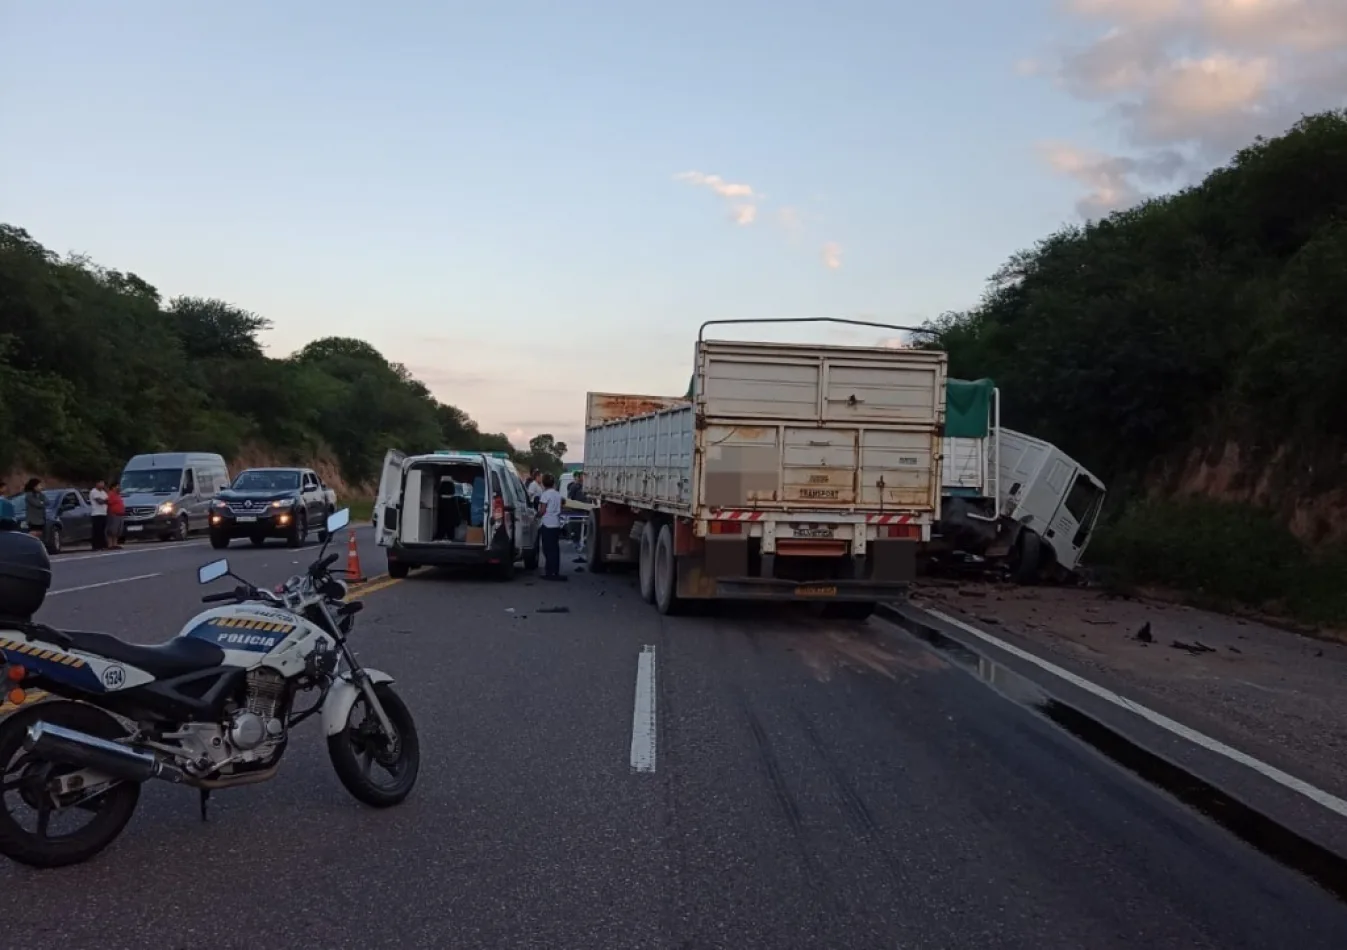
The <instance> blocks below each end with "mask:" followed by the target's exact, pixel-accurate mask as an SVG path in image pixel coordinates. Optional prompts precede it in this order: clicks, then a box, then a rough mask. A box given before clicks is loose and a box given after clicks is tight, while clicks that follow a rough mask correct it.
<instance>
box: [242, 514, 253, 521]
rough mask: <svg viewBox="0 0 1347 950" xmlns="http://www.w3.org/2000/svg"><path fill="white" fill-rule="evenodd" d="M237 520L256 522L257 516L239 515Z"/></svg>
mask: <svg viewBox="0 0 1347 950" xmlns="http://www.w3.org/2000/svg"><path fill="white" fill-rule="evenodd" d="M239 520H240V521H256V520H257V516H256V515H239Z"/></svg>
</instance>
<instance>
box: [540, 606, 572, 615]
mask: <svg viewBox="0 0 1347 950" xmlns="http://www.w3.org/2000/svg"><path fill="white" fill-rule="evenodd" d="M570 612H571V608H569V607H539V608H538V613H540V614H568V613H570Z"/></svg>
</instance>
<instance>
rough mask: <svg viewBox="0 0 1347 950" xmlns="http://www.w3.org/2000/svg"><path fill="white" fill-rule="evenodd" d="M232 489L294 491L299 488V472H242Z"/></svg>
mask: <svg viewBox="0 0 1347 950" xmlns="http://www.w3.org/2000/svg"><path fill="white" fill-rule="evenodd" d="M232 487H233V489H234V491H294V490H295V489H297V488H299V472H264V471H256V472H240V473H239V477H238V478H236V479H234V484H233V486H232Z"/></svg>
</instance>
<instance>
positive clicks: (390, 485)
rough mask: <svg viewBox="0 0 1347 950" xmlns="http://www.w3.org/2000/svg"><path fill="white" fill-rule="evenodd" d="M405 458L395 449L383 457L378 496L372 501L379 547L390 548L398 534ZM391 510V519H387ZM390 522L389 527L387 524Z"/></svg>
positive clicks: (375, 533) (375, 532)
mask: <svg viewBox="0 0 1347 950" xmlns="http://www.w3.org/2000/svg"><path fill="white" fill-rule="evenodd" d="M405 461H407V456H406V454H405V453H403V452H399V451H398V450H397V449H389V450H388V453H387V454H386V455H384V467H383V473H382V474H381V475H380V476H379V495H378V497H377V498H376V499H375V500H374V537H375V539H376V540H377V541H378V543H379V546H380V547H384V548H386V547H388V546H390V545H391V544H392V543H393V541H394V539H395V538H396V537H397V533H398V516H399V512H400V510H401V508H402V463H403V462H405ZM389 509H392V513H393V517H392V518H389V517H388V511H389ZM389 521H391V522H392V526H391V527H390V526H389V524H388V522H389Z"/></svg>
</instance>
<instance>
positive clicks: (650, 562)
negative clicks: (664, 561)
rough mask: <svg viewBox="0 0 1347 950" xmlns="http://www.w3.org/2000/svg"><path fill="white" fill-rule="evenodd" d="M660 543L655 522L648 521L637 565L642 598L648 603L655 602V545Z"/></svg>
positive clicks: (643, 532) (642, 536) (643, 529)
mask: <svg viewBox="0 0 1347 950" xmlns="http://www.w3.org/2000/svg"><path fill="white" fill-rule="evenodd" d="M658 543H659V534H658V531H657V530H656V527H655V522H653V521H647V522H646V523H645V527H644V528H642V529H641V547H640V554H639V556H638V559H637V566H636V572H637V573H636V576H637V579H638V586H639V588H640V591H641V599H642V600H643V601H645V602H646V603H647V604H653V603H654V602H655V546H656V545H657V544H658Z"/></svg>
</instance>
